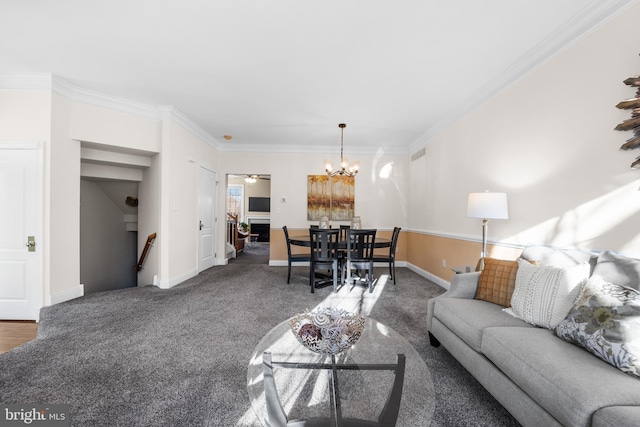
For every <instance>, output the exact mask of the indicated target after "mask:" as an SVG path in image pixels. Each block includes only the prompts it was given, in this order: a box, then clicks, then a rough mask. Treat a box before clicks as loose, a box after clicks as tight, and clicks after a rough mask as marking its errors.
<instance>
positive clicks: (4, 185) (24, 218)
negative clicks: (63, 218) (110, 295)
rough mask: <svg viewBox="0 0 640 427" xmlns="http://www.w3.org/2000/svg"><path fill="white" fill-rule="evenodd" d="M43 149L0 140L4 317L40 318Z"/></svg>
mask: <svg viewBox="0 0 640 427" xmlns="http://www.w3.org/2000/svg"><path fill="white" fill-rule="evenodd" d="M23 147H24V148H23ZM41 153H42V149H41V147H40V146H38V145H37V144H13V145H11V144H0V319H14V320H15V319H19V320H38V315H39V311H40V307H42V303H43V284H42V250H43V244H42V243H43V242H42V222H43V221H42V217H43V211H42V164H41V158H42V157H41ZM29 242H32V243H29ZM28 244H29V245H30V246H27V245H28Z"/></svg>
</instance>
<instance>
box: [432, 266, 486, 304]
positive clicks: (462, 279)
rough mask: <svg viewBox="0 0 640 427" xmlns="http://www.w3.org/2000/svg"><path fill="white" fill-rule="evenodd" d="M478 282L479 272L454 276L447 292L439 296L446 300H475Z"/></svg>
mask: <svg viewBox="0 0 640 427" xmlns="http://www.w3.org/2000/svg"><path fill="white" fill-rule="evenodd" d="M479 280H480V272H479V271H474V272H471V273H462V274H456V275H455V276H453V278H451V286H450V287H449V290H448V291H447V292H445V293H444V294H442V295H441V296H443V297H446V298H467V299H471V298H475V296H476V292H477V290H478V281H479Z"/></svg>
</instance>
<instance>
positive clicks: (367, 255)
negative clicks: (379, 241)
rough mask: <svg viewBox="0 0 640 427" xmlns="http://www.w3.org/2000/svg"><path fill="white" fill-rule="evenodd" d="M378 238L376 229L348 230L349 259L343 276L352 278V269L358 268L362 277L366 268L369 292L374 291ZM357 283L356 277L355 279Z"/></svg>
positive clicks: (366, 281) (366, 282)
mask: <svg viewBox="0 0 640 427" xmlns="http://www.w3.org/2000/svg"><path fill="white" fill-rule="evenodd" d="M375 240H376V230H374V229H353V228H350V229H349V230H348V231H347V260H346V263H345V269H344V270H345V272H344V275H343V277H345V278H346V279H345V280H346V281H350V280H352V277H351V272H352V270H357V271H358V274H359V277H358V279H362V271H363V270H366V272H367V274H366V278H365V279H364V280H365V284H366V285H367V286H368V288H369V292H373V249H374V244H375ZM353 280H354V283H356V279H353Z"/></svg>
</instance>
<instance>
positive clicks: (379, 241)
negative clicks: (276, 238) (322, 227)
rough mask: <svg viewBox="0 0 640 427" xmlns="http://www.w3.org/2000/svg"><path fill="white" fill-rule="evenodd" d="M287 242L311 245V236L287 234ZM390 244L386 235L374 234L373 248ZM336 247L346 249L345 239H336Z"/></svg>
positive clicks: (297, 244)
mask: <svg viewBox="0 0 640 427" xmlns="http://www.w3.org/2000/svg"><path fill="white" fill-rule="evenodd" d="M289 243H290V244H292V245H295V246H305V247H308V248H310V247H311V237H310V236H309V234H299V235H293V236H289ZM390 246H391V239H387V238H386V237H378V236H376V238H375V240H374V242H373V247H374V248H388V247H390ZM338 248H339V249H347V241H346V240H343V239H340V240H338Z"/></svg>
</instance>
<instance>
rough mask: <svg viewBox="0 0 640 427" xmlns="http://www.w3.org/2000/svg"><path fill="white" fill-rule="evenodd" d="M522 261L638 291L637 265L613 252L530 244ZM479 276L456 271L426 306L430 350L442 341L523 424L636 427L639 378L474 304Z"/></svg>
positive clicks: (499, 310) (494, 309)
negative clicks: (575, 270)
mask: <svg viewBox="0 0 640 427" xmlns="http://www.w3.org/2000/svg"><path fill="white" fill-rule="evenodd" d="M521 258H523V259H526V260H530V261H536V262H538V263H540V264H542V265H550V266H555V267H567V266H571V265H575V264H577V263H580V262H584V261H588V262H589V264H590V269H591V274H594V273H596V272H597V273H598V275H599V276H603V277H605V278H607V279H608V280H611V281H612V282H613V281H614V280H615V281H617V282H618V283H620V284H621V285H625V286H629V287H633V288H635V289H639V286H640V262H638V261H636V260H632V259H630V258H625V257H623V256H621V255H618V254H614V253H612V252H603V253H601V254H600V255H594V254H592V253H588V252H582V251H577V250H559V249H555V248H552V247H547V246H531V247H527V248H525V250H524V251H523V252H522V255H521ZM479 277H480V273H479V272H472V273H465V274H457V275H455V276H454V277H453V279H452V281H451V287H450V289H449V290H448V291H447V292H445V293H444V294H442V295H440V296H439V297H437V298H433V299H431V300H430V301H429V303H428V314H427V326H428V329H429V336H430V339H431V344H432V345H434V346H439V345H440V344H442V346H444V347H445V348H446V349H447V350H448V351H449V352H450V353H451V354H452V355H453V356H454V357H455V358H456V359H457V360H458V361H459V362H460V363H461V364H462V365H463V366H464V367H465V368H466V369H467V370H468V371H469V372H470V373H471V374H472V375H473V376H474V377H475V378H476V379H477V380H478V381H479V382H480V383H481V384H482V385H483V387H485V388H486V389H487V390H488V391H489V392H490V393H491V394H492V395H493V396H494V397H495V398H496V399H497V400H498V402H500V404H501V405H503V406H504V407H505V408H506V409H507V410H508V411H509V412H510V413H511V414H512V415H513V416H514V417H515V418H516V419H517V420H518V421H519V422H520V423H521V424H522V425H524V426H559V425H563V426H596V427H601V426H616V427H624V426H640V378H637V377H635V376H633V375H629V374H627V373H625V372H622V371H621V370H619V369H617V368H616V367H614V366H612V365H610V364H609V363H607V362H605V361H603V360H600V359H599V358H597V357H596V356H594V355H592V354H591V353H589V352H588V351H587V350H584V349H583V348H581V347H579V346H578V345H575V344H572V343H569V342H567V341H564V340H562V339H560V338H559V337H557V336H556V335H555V334H554V332H553V331H552V330H549V329H545V328H541V327H537V326H533V325H531V324H529V323H526V322H524V321H522V320H520V319H518V318H516V317H513V316H511V315H509V314H507V313H505V312H504V311H503V310H502V309H503V308H504V307H502V306H499V305H497V304H494V303H491V302H487V301H483V300H479V299H475V298H474V297H475V295H476V288H477V285H478V280H479ZM622 282H624V283H622Z"/></svg>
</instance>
